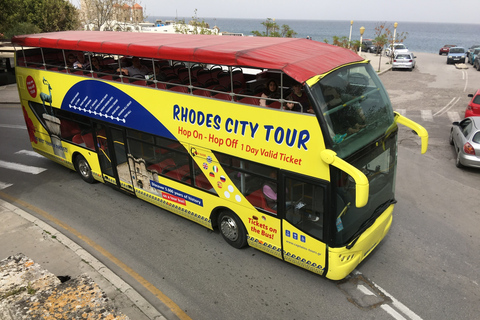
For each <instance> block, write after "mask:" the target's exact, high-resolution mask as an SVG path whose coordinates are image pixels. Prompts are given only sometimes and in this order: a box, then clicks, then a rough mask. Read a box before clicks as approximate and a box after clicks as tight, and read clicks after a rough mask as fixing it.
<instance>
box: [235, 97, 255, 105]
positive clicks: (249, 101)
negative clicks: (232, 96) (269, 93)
mask: <svg viewBox="0 0 480 320" xmlns="http://www.w3.org/2000/svg"><path fill="white" fill-rule="evenodd" d="M238 102H241V103H246V104H253V105H256V106H259V105H260V99H255V98H251V97H245V98H242V99H240V100H238Z"/></svg>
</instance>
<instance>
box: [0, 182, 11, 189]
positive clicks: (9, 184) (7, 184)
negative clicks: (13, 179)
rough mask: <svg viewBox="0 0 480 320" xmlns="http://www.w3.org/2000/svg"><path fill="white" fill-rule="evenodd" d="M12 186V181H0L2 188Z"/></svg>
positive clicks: (0, 187)
mask: <svg viewBox="0 0 480 320" xmlns="http://www.w3.org/2000/svg"><path fill="white" fill-rule="evenodd" d="M10 186H12V184H11V183H3V182H2V181H0V190H3V189H5V188H8V187H10Z"/></svg>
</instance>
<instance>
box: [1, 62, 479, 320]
mask: <svg viewBox="0 0 480 320" xmlns="http://www.w3.org/2000/svg"><path fill="white" fill-rule="evenodd" d="M445 62H446V57H445V56H442V57H440V56H438V55H433V54H417V68H416V69H415V70H414V71H412V72H409V71H394V72H387V73H385V74H382V75H381V80H382V81H383V82H384V84H385V86H386V88H387V90H388V92H389V94H390V98H391V100H392V103H393V105H394V109H396V110H397V111H399V112H401V113H403V114H405V115H406V116H407V117H409V118H411V119H413V120H415V121H417V122H419V123H420V124H422V125H423V126H425V128H426V129H427V130H428V131H429V135H430V146H429V150H428V152H427V154H425V155H421V154H420V146H419V138H418V137H416V136H415V135H414V134H413V133H411V131H409V130H407V129H405V128H402V129H401V132H400V135H399V145H400V147H399V158H398V171H397V186H396V197H397V200H398V204H397V205H396V207H395V211H394V222H393V225H392V228H391V231H390V233H389V235H388V236H387V237H386V238H385V240H384V242H383V243H382V244H381V245H380V246H379V247H377V249H376V251H375V252H374V253H373V254H372V255H370V256H369V257H368V258H367V259H366V261H364V262H363V263H362V264H361V265H360V266H359V267H358V268H357V270H358V272H359V274H356V275H353V276H352V277H351V278H350V280H349V281H346V282H333V281H329V280H326V279H323V278H321V277H319V276H316V275H315V274H313V273H310V272H308V271H305V270H303V269H300V268H298V267H295V266H293V265H290V264H287V263H285V262H282V261H280V260H278V259H275V258H273V257H271V256H269V255H266V254H264V253H262V252H260V251H257V250H255V249H252V248H247V249H244V250H236V249H234V248H232V247H230V246H229V245H228V244H227V243H226V242H224V241H223V239H222V237H221V236H220V235H219V234H218V232H211V231H209V230H207V229H205V228H203V227H201V226H199V225H197V224H195V223H192V222H190V221H187V220H185V219H183V218H180V217H178V216H175V215H174V214H171V213H168V212H165V211H163V210H161V209H159V208H157V207H154V206H152V205H150V204H148V203H145V202H143V201H140V200H138V199H135V198H132V197H129V196H127V195H124V194H122V193H120V192H117V191H115V190H113V189H111V188H109V187H108V186H106V185H102V184H94V185H93V186H92V185H88V184H86V183H85V182H83V181H82V180H81V179H80V178H79V176H78V175H77V174H76V173H74V172H71V171H69V170H68V169H66V168H64V167H61V166H60V165H57V164H55V163H53V162H51V161H49V160H47V159H45V158H39V157H34V156H31V155H29V154H25V153H24V152H23V151H22V150H31V147H30V145H29V140H28V134H27V132H26V130H25V129H22V128H21V127H22V126H24V121H23V116H22V112H21V109H20V108H19V106H18V105H17V106H15V105H13V106H9V105H0V137H1V141H2V148H1V151H0V160H3V161H9V162H16V163H21V164H25V165H30V166H36V167H40V168H44V169H45V171H43V172H41V173H38V174H28V173H25V172H19V171H15V170H9V169H4V168H0V177H1V178H0V180H1V181H2V182H7V183H9V184H11V186H8V187H6V188H4V189H3V190H1V192H2V193H4V194H6V195H9V196H11V197H15V198H17V199H20V200H22V201H25V202H27V203H29V204H31V205H33V206H35V207H38V208H40V209H42V210H45V211H47V212H49V213H50V214H52V215H53V216H54V217H55V218H57V219H59V220H61V221H62V222H63V223H65V224H67V225H68V226H70V227H71V228H74V229H75V230H77V231H78V232H80V233H81V234H83V235H84V236H85V238H84V239H83V240H82V239H78V238H77V237H76V236H75V235H73V234H68V232H65V233H66V234H67V235H69V236H71V238H72V239H73V240H75V241H77V242H78V243H79V244H81V245H83V246H84V247H85V248H86V249H87V250H89V251H90V252H91V253H92V254H93V255H94V256H96V257H97V258H98V259H99V260H101V261H102V262H103V263H105V264H106V265H107V266H109V267H110V268H111V269H112V270H113V271H114V272H116V273H117V274H119V275H120V276H121V277H122V278H124V279H125V280H126V281H127V282H129V283H130V284H131V285H132V286H133V287H134V288H136V289H137V290H138V291H139V292H140V293H141V294H142V295H143V296H144V297H145V298H146V299H148V300H149V301H150V302H151V303H152V304H153V305H154V306H155V307H157V308H158V309H159V310H160V311H162V313H164V314H165V315H166V316H167V317H168V318H169V319H175V318H177V316H176V315H174V314H173V313H171V312H170V311H169V310H168V307H167V306H165V305H164V304H163V303H162V302H161V301H159V299H157V297H155V296H153V295H152V294H151V293H150V292H149V291H148V290H147V289H145V287H144V285H142V284H140V283H139V282H138V281H137V280H136V279H135V277H134V276H132V275H131V274H128V273H126V272H125V271H124V270H122V269H120V268H119V267H118V266H117V265H116V264H115V263H113V262H112V261H110V260H109V259H108V258H107V257H105V256H104V255H103V254H101V253H100V252H99V251H98V248H103V249H104V250H106V251H108V252H109V253H111V254H112V255H113V256H115V257H116V258H117V259H119V260H120V261H122V262H123V263H125V264H126V265H128V266H129V267H130V268H131V269H132V270H134V271H135V272H136V273H138V274H140V275H141V276H142V277H143V278H145V279H146V280H147V281H148V282H149V283H150V284H152V285H153V286H155V287H156V288H158V289H159V290H161V291H162V292H163V293H164V294H165V295H167V296H168V297H169V298H170V299H172V300H173V301H174V302H175V303H176V304H177V305H178V306H179V307H180V308H181V309H182V310H184V311H185V312H186V314H187V315H188V316H190V317H191V318H192V319H196V320H197V319H198V320H201V319H340V318H341V319H475V318H476V317H478V314H479V312H480V303H479V302H480V280H479V279H480V271H479V268H478V265H479V264H480V255H479V253H480V249H479V248H480V234H479V232H478V226H479V224H480V209H479V207H478V199H480V191H479V188H478V185H479V182H478V181H479V178H480V171H479V170H472V169H458V168H456V167H455V162H454V156H455V154H454V152H453V149H452V148H451V146H450V145H449V143H448V134H449V130H450V126H451V125H450V124H451V122H452V119H453V120H454V119H456V117H463V112H464V110H465V106H466V104H467V103H468V98H467V93H473V92H474V90H476V89H478V88H477V87H476V86H478V84H479V83H480V81H479V80H480V72H477V71H476V70H474V69H472V68H469V69H467V70H461V69H456V68H455V67H454V66H453V65H448V66H447V65H446V63H445ZM18 152H20V153H18ZM27 210H28V211H29V212H31V213H32V214H34V215H38V214H37V213H36V212H34V211H32V210H29V209H27ZM59 229H61V228H59ZM85 239H89V240H90V241H93V242H94V243H95V244H96V247H95V246H91V245H90V244H87V243H86V241H85ZM358 284H361V285H363V287H364V288H366V289H367V290H366V291H363V292H362V293H360V294H358V292H356V291H355V290H353V289H352V286H356V285H358ZM369 291H370V292H373V293H374V294H375V295H371V294H370V293H369ZM378 297H380V298H381V299H383V300H382V301H381V303H379V304H377V305H375V306H373V307H362V306H361V303H362V302H364V303H365V304H366V305H369V303H370V305H371V304H373V303H371V302H372V301H373V302H376V301H375V299H376V298H378ZM359 303H360V305H359Z"/></svg>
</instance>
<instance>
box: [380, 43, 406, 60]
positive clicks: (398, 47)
mask: <svg viewBox="0 0 480 320" xmlns="http://www.w3.org/2000/svg"><path fill="white" fill-rule="evenodd" d="M407 52H408V48H407V46H406V45H404V44H403V43H395V44H394V45H393V46H392V45H390V46H389V47H388V48H386V49H385V55H386V56H387V57H390V56H391V55H392V54H395V53H407Z"/></svg>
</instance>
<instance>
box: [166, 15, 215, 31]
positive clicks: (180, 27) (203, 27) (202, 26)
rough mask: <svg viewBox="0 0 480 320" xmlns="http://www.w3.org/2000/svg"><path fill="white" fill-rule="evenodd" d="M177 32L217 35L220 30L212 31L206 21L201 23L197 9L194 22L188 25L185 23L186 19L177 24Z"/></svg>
mask: <svg viewBox="0 0 480 320" xmlns="http://www.w3.org/2000/svg"><path fill="white" fill-rule="evenodd" d="M175 32H176V33H184V34H217V33H218V29H215V28H214V29H210V26H209V24H208V23H206V22H205V20H202V21H200V20H199V18H198V17H197V9H195V10H194V15H193V17H192V20H190V22H189V23H188V24H187V23H186V22H185V19H182V20H179V21H177V22H176V23H175Z"/></svg>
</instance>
